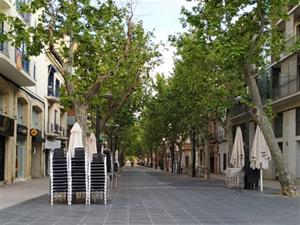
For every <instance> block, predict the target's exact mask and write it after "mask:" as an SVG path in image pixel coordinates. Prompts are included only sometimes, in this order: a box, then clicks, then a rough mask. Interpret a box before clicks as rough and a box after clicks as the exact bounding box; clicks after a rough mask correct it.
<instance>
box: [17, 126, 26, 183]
mask: <svg viewBox="0 0 300 225" xmlns="http://www.w3.org/2000/svg"><path fill="white" fill-rule="evenodd" d="M27 134H28V128H27V127H26V126H24V125H21V124H18V125H17V147H16V170H15V171H16V178H23V177H24V176H25V166H26V151H27V149H26V145H27Z"/></svg>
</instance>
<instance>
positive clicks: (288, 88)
mask: <svg viewBox="0 0 300 225" xmlns="http://www.w3.org/2000/svg"><path fill="white" fill-rule="evenodd" d="M299 91H300V87H299V81H298V79H297V78H295V79H290V80H287V81H286V82H285V83H283V84H280V86H279V87H276V88H273V89H272V90H271V97H272V99H273V100H274V101H276V100H279V99H281V98H285V97H288V96H290V95H293V94H296V93H297V92H299Z"/></svg>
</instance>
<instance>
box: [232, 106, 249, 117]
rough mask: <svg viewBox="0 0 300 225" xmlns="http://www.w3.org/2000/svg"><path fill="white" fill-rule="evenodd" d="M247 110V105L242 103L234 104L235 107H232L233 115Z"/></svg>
mask: <svg viewBox="0 0 300 225" xmlns="http://www.w3.org/2000/svg"><path fill="white" fill-rule="evenodd" d="M246 112H247V106H246V105H245V104H242V103H237V104H235V105H234V106H233V108H232V109H231V115H232V116H237V115H240V114H243V113H246Z"/></svg>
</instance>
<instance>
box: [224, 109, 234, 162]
mask: <svg viewBox="0 0 300 225" xmlns="http://www.w3.org/2000/svg"><path fill="white" fill-rule="evenodd" d="M226 117H227V119H226V123H225V127H224V129H225V132H226V136H227V146H228V155H227V162H226V165H227V167H229V161H230V158H231V153H232V148H233V135H232V122H231V119H230V115H228V113H227V115H226Z"/></svg>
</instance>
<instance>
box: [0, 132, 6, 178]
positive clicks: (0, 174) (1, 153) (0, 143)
mask: <svg viewBox="0 0 300 225" xmlns="http://www.w3.org/2000/svg"><path fill="white" fill-rule="evenodd" d="M4 160H5V137H4V136H0V181H4Z"/></svg>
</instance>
